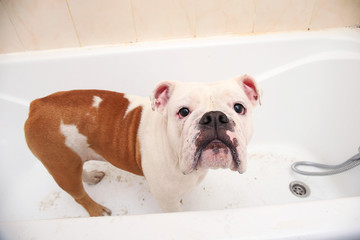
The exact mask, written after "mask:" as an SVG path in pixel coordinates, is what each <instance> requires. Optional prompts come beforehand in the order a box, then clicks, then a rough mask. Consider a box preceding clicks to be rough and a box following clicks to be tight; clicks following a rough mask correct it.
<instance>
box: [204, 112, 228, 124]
mask: <svg viewBox="0 0 360 240" xmlns="http://www.w3.org/2000/svg"><path fill="white" fill-rule="evenodd" d="M199 123H200V124H201V125H208V126H219V125H225V124H227V123H229V119H228V117H227V116H226V115H225V114H224V113H223V112H220V111H211V112H207V113H205V114H204V115H203V116H202V117H201V119H200V122H199Z"/></svg>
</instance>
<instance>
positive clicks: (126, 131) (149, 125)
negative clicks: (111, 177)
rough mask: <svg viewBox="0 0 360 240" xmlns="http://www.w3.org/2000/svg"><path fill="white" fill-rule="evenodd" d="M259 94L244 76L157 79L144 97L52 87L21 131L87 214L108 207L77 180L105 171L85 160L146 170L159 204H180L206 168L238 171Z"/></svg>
mask: <svg viewBox="0 0 360 240" xmlns="http://www.w3.org/2000/svg"><path fill="white" fill-rule="evenodd" d="M259 97H260V90H259V88H258V86H257V84H256V82H255V81H254V80H253V79H252V78H251V77H249V76H242V77H238V78H235V79H231V80H226V81H221V82H215V83H205V84H204V83H178V82H162V83H160V84H158V85H157V87H156V88H155V90H154V92H153V95H152V96H151V101H148V100H147V99H145V98H141V97H134V96H129V95H124V94H122V93H116V92H110V91H101V90H73V91H66V92H58V93H54V94H52V95H50V96H47V97H45V98H41V99H37V100H35V101H33V102H32V103H31V106H30V113H29V118H28V119H27V121H26V123H25V135H26V140H27V144H28V146H29V148H30V150H31V151H32V152H33V154H34V155H35V156H36V157H37V158H38V159H40V160H41V161H42V163H43V164H44V165H45V167H46V168H47V170H48V171H49V172H50V174H51V175H52V176H53V178H54V179H55V181H56V182H57V184H58V185H59V186H60V187H61V188H62V189H64V190H65V191H66V192H68V193H69V194H70V195H71V196H72V197H73V198H74V199H75V201H76V202H78V203H79V204H81V205H82V206H83V207H84V208H85V209H86V210H87V211H88V213H89V214H90V216H101V215H110V214H111V211H110V210H109V209H107V208H106V207H104V206H101V205H99V204H98V203H96V202H95V201H94V200H92V199H91V198H90V197H89V196H88V194H87V193H86V192H85V190H84V187H83V183H82V180H83V181H85V182H87V183H90V184H96V183H98V182H99V181H100V180H101V179H102V178H103V177H104V173H103V172H99V171H93V172H86V171H83V164H84V162H86V161H88V160H102V161H104V160H105V161H108V162H109V163H111V164H112V165H114V166H116V167H118V168H121V169H123V170H126V171H129V172H131V173H133V174H137V175H143V176H145V178H146V180H147V182H148V184H149V187H150V191H151V193H152V194H153V196H154V197H155V198H156V199H157V201H158V203H159V204H160V206H161V208H162V209H163V211H179V210H180V200H181V199H182V197H183V196H184V195H185V194H186V193H188V192H189V191H191V190H192V189H193V188H194V187H195V186H196V185H197V184H199V183H200V181H201V180H202V179H203V178H204V177H205V175H206V173H207V170H208V169H209V168H212V169H216V168H230V169H231V170H233V171H238V172H239V173H243V172H245V170H246V148H247V144H248V142H249V140H250V138H251V135H252V128H253V126H252V110H253V108H254V107H255V106H256V104H257V101H258V100H259ZM155 110H156V111H155Z"/></svg>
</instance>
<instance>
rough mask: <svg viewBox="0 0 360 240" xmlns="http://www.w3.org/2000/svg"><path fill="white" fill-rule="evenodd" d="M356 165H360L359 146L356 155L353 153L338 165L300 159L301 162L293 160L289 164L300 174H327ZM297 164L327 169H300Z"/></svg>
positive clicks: (339, 171)
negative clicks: (292, 162)
mask: <svg viewBox="0 0 360 240" xmlns="http://www.w3.org/2000/svg"><path fill="white" fill-rule="evenodd" d="M358 165H360V147H359V148H358V153H357V154H356V155H354V156H353V157H351V158H350V159H349V160H347V161H345V162H343V163H341V164H338V165H326V164H321V163H314V162H307V161H301V162H295V163H294V164H293V165H291V168H292V170H293V171H294V172H296V173H299V174H302V175H307V176H328V175H333V174H338V173H342V172H345V171H347V170H350V169H352V168H354V167H356V166H358ZM299 166H308V167H316V168H319V169H325V170H327V171H322V172H311V171H302V170H299V169H298V167H299Z"/></svg>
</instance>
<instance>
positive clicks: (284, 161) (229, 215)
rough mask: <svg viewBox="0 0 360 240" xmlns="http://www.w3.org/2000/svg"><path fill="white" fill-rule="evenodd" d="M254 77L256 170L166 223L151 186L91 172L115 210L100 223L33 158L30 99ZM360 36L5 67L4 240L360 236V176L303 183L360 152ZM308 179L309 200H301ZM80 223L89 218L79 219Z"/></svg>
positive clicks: (197, 199)
mask: <svg viewBox="0 0 360 240" xmlns="http://www.w3.org/2000/svg"><path fill="white" fill-rule="evenodd" d="M243 73H248V74H250V75H253V76H254V77H255V78H256V79H257V80H258V81H259V82H260V85H261V87H262V88H263V91H264V95H263V99H262V102H263V105H262V106H261V107H258V108H257V109H256V111H255V116H254V119H255V123H254V124H255V132H254V137H253V139H252V141H251V144H250V146H249V159H248V171H247V172H246V173H245V174H243V175H240V174H237V173H235V172H231V171H229V170H217V171H211V172H210V173H209V174H208V176H207V177H206V179H205V180H204V182H203V183H202V184H200V186H199V187H198V188H197V189H196V190H195V191H194V192H193V193H192V194H190V195H189V196H188V197H187V198H186V199H184V200H183V208H184V212H182V213H168V214H163V213H160V209H159V207H158V206H157V204H156V202H155V200H154V199H153V198H152V196H151V195H150V193H149V190H148V187H147V184H146V182H145V181H144V179H143V178H141V177H137V176H133V175H131V174H128V173H125V172H123V171H121V170H118V169H115V168H113V167H112V166H109V165H107V164H103V163H101V164H99V163H96V162H93V163H89V164H88V165H87V167H89V168H93V167H97V168H101V169H103V170H104V171H106V173H107V176H106V177H105V178H104V179H103V181H102V182H100V183H99V184H98V185H96V186H86V189H87V191H88V192H89V194H90V195H91V196H92V197H93V198H94V199H95V200H96V201H98V202H99V203H101V204H104V205H105V206H107V207H109V208H110V209H111V210H112V211H113V215H114V216H112V217H101V218H89V217H87V213H86V212H85V210H83V209H82V207H81V206H80V205H78V204H76V203H75V202H74V201H73V200H72V198H71V197H69V196H68V195H67V194H66V193H64V192H63V191H62V190H60V188H59V187H58V186H57V185H56V184H55V182H54V180H53V179H52V178H51V176H50V175H49V174H48V173H47V171H46V170H45V168H44V167H43V166H42V165H41V163H40V162H39V161H38V160H37V159H36V158H35V157H34V156H33V155H32V154H31V153H30V151H29V150H28V148H27V146H26V143H25V141H24V135H23V124H24V121H25V119H26V117H27V112H28V104H29V102H30V100H32V99H35V98H38V97H42V96H45V95H47V94H50V93H52V92H55V91H60V90H68V89H87V88H98V89H109V90H115V91H120V92H127V93H132V94H137V95H142V96H148V95H149V93H150V92H151V91H152V87H153V86H154V85H155V83H156V82H158V81H160V80H166V79H172V80H179V81H204V82H207V81H215V80H221V79H226V78H230V77H233V76H236V75H239V74H243ZM359 90H360V31H359V30H358V29H338V30H332V31H325V32H308V33H289V34H274V35H263V36H245V37H231V38H214V39H205V40H181V41H168V42H162V43H142V44H133V45H127V46H120V47H111V48H95V49H80V50H79V49H75V50H73V49H70V50H58V51H48V52H47V51H44V52H35V53H21V54H10V55H2V56H0V193H1V197H0V239H100V238H101V239H118V238H124V239H132V238H141V239H142V238H154V239H169V238H171V239H213V238H216V239H228V238H244V239H262V238H267V239H306V238H320V239H337V238H339V237H341V238H343V239H345V238H354V239H355V238H360V167H357V168H354V169H352V170H350V171H348V172H345V173H342V174H339V175H335V176H327V177H305V176H301V175H298V174H295V173H293V172H292V171H291V169H290V165H291V164H292V163H293V162H295V161H302V160H308V161H316V162H323V163H330V164H337V163H340V162H343V161H345V160H347V159H348V158H350V157H351V156H353V155H354V154H355V153H356V152H357V148H358V147H359V145H360V92H359ZM294 180H299V181H302V182H304V183H305V184H306V185H308V186H309V188H310V195H309V196H308V197H307V198H298V197H296V196H295V195H293V194H292V193H291V192H290V191H289V184H290V182H292V181H294ZM79 217H80V218H79Z"/></svg>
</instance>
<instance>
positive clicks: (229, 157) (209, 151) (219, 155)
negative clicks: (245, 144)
mask: <svg viewBox="0 0 360 240" xmlns="http://www.w3.org/2000/svg"><path fill="white" fill-rule="evenodd" d="M240 163H241V162H240V159H239V156H238V153H237V150H236V146H234V145H233V143H230V142H227V141H222V140H220V139H211V140H207V141H204V142H202V143H201V144H199V146H198V148H197V150H196V152H195V159H194V162H193V166H192V169H194V170H197V169H199V168H211V169H217V168H230V169H231V170H234V171H236V170H237V169H238V168H239V166H240Z"/></svg>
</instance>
